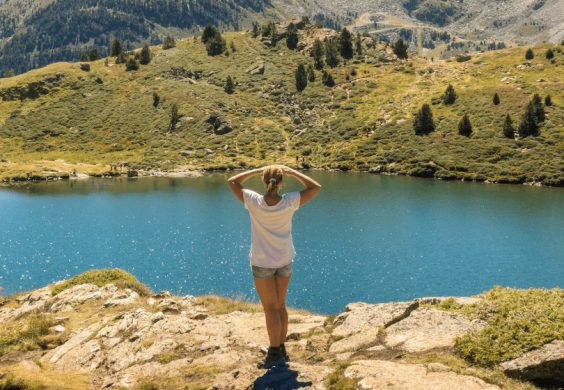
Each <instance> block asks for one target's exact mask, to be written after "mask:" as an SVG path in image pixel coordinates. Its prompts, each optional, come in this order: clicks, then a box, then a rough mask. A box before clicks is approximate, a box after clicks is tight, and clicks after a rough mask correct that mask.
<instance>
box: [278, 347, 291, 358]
mask: <svg viewBox="0 0 564 390" xmlns="http://www.w3.org/2000/svg"><path fill="white" fill-rule="evenodd" d="M280 353H282V356H284V360H286V361H287V362H289V361H290V355H288V352H286V346H285V345H284V344H282V345H280Z"/></svg>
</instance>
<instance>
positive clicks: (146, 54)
mask: <svg viewBox="0 0 564 390" xmlns="http://www.w3.org/2000/svg"><path fill="white" fill-rule="evenodd" d="M139 62H140V63H141V64H142V65H147V64H148V63H149V62H151V49H149V45H145V46H143V49H142V50H141V55H140V56H139Z"/></svg>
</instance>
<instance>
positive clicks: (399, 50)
mask: <svg viewBox="0 0 564 390" xmlns="http://www.w3.org/2000/svg"><path fill="white" fill-rule="evenodd" d="M394 54H395V55H397V56H398V58H399V59H402V60H405V59H407V45H406V44H405V43H404V42H403V39H402V38H400V39H398V41H397V42H396V43H395V44H394Z"/></svg>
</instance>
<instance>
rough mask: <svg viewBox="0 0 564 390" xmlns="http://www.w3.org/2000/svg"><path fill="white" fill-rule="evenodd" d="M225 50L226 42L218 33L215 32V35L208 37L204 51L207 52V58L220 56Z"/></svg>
mask: <svg viewBox="0 0 564 390" xmlns="http://www.w3.org/2000/svg"><path fill="white" fill-rule="evenodd" d="M216 32H217V30H216ZM225 50H227V42H225V39H223V37H222V36H221V34H220V33H219V32H217V34H216V35H214V36H212V37H210V39H209V40H208V41H207V43H206V51H207V52H208V55H209V56H215V55H218V54H221V53H223V52H224V51H225Z"/></svg>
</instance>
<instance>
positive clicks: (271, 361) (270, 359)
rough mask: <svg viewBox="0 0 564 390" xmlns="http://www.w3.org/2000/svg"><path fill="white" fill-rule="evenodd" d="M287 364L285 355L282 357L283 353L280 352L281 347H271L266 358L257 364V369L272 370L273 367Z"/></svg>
mask: <svg viewBox="0 0 564 390" xmlns="http://www.w3.org/2000/svg"><path fill="white" fill-rule="evenodd" d="M285 363H286V360H285V359H284V355H282V351H280V347H270V348H268V353H267V354H266V357H265V358H264V359H263V360H261V361H259V362H258V363H257V367H258V368H270V367H272V366H276V365H279V364H285Z"/></svg>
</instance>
